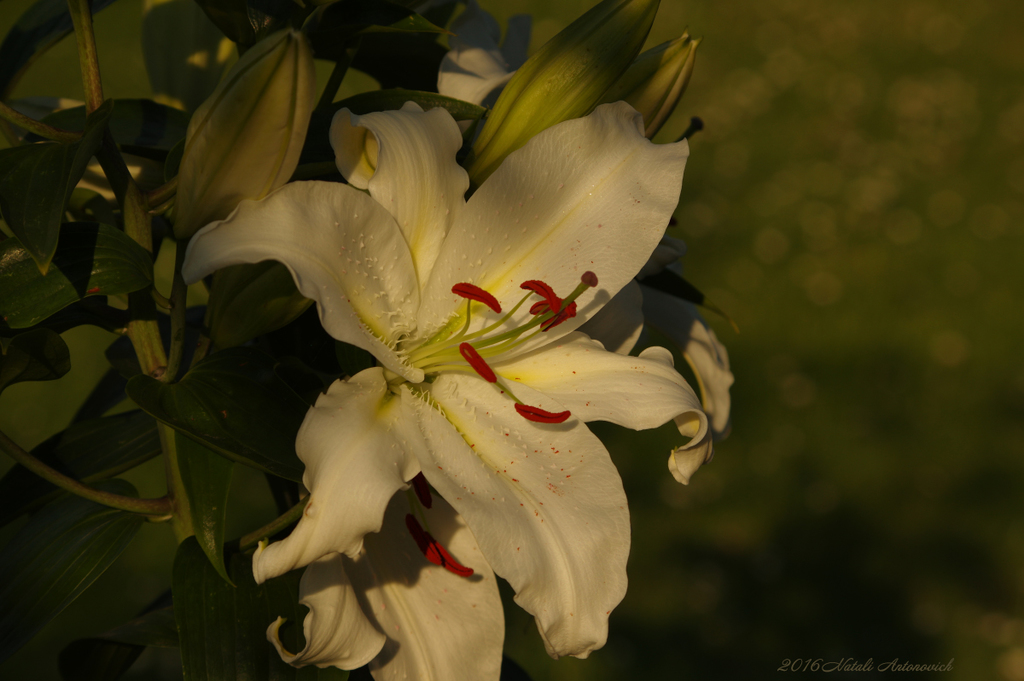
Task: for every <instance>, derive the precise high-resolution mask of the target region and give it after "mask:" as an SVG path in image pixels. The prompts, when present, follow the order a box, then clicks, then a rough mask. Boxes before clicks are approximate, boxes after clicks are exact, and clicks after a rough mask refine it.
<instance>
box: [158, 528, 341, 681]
mask: <svg viewBox="0 0 1024 681" xmlns="http://www.w3.org/2000/svg"><path fill="white" fill-rule="evenodd" d="M230 574H231V578H232V580H233V581H234V583H235V584H236V587H231V586H230V585H228V584H227V583H225V582H224V580H223V579H221V578H220V576H219V575H218V574H217V571H216V570H215V569H214V568H213V566H212V565H210V562H209V561H208V560H207V558H206V555H205V554H204V553H203V550H202V549H201V548H200V547H199V544H198V542H196V540H195V538H193V537H189V538H188V539H186V540H185V541H184V542H182V544H181V545H180V546H179V547H178V554H177V555H176V556H175V559H174V575H173V584H174V614H175V617H176V618H177V622H178V632H179V635H180V643H181V661H182V666H183V667H184V672H185V674H184V675H185V681H223V680H224V679H247V680H248V681H292V680H296V681H299V680H301V681H344V680H345V679H347V678H348V672H345V671H341V670H340V669H336V668H334V667H327V668H325V669H317V668H316V667H303V668H301V669H296V668H294V667H290V666H288V665H287V664H285V663H284V662H282V661H281V658H280V657H279V656H278V654H277V651H275V650H274V648H273V646H271V645H270V643H268V642H267V633H266V632H267V627H268V626H269V625H270V623H271V622H273V621H274V620H275V619H276V618H277V617H278V616H283V617H286V618H287V619H288V620H289V622H291V623H292V625H291V626H287V625H286V626H285V627H284V628H282V631H281V637H282V640H283V641H284V643H285V645H286V646H287V647H288V649H289V650H301V649H302V647H303V643H302V642H301V641H300V635H301V628H302V619H303V617H305V610H306V609H305V608H304V607H303V606H300V605H299V578H300V573H299V572H298V571H294V572H291V573H289V574H287V575H283V576H281V577H278V578H276V579H272V580H269V581H268V582H266V583H264V584H262V585H260V586H256V583H255V582H254V581H253V578H252V559H251V557H250V556H249V555H246V554H235V555H234V556H232V558H231V570H230Z"/></svg>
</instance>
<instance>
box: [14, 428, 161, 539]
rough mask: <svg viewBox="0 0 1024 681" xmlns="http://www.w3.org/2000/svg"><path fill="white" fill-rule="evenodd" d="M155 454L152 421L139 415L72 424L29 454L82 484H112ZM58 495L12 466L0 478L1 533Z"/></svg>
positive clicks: (157, 440)
mask: <svg viewBox="0 0 1024 681" xmlns="http://www.w3.org/2000/svg"><path fill="white" fill-rule="evenodd" d="M159 453H160V438H159V436H158V435H157V431H156V421H154V420H153V417H152V416H150V415H149V414H146V413H145V412H142V411H130V412H125V413H123V414H116V415H114V416H105V417H103V418H98V419H93V420H89V421H82V422H81V423H76V424H74V425H72V426H71V427H70V428H68V429H67V430H65V431H63V432H61V433H58V434H57V435H54V436H53V437H51V438H50V439H48V440H46V441H45V442H43V443H42V444H40V445H39V446H37V447H36V448H35V449H33V450H32V456H34V457H36V458H37V459H39V460H40V461H42V462H43V463H46V464H47V465H49V466H51V467H53V468H56V469H57V470H58V471H60V472H61V473H64V474H65V475H67V476H69V477H71V478H74V479H75V480H81V481H82V482H85V483H93V482H96V481H97V480H105V479H107V478H112V477H114V476H115V475H119V474H121V473H123V472H124V471H127V470H130V469H132V468H135V467H136V466H138V465H139V464H141V463H144V462H146V461H149V460H150V459H152V458H153V457H155V456H157V455H158V454H159ZM60 494H62V491H61V490H60V489H59V488H57V487H56V486H54V485H51V484H50V483H48V482H46V481H45V480H43V479H42V478H40V477H39V476H37V475H36V474H34V473H32V472H31V471H29V470H28V469H26V468H24V467H23V466H20V465H16V466H14V467H13V468H11V469H10V470H9V471H7V473H6V474H5V475H4V476H3V478H0V527H3V526H4V525H6V524H7V523H9V522H11V521H12V520H14V519H15V518H18V517H20V516H21V515H22V514H24V513H28V512H31V511H33V510H35V509H36V508H39V507H40V506H42V505H43V504H44V503H47V502H49V501H52V500H53V499H55V498H56V497H57V496H58V495H60Z"/></svg>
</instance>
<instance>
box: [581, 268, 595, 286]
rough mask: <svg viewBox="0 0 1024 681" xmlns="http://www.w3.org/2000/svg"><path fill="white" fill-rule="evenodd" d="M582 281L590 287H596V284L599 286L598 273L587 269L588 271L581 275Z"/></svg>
mask: <svg viewBox="0 0 1024 681" xmlns="http://www.w3.org/2000/svg"><path fill="white" fill-rule="evenodd" d="M580 281H582V282H583V283H584V284H586V285H587V286H589V287H590V288H594V287H595V286H597V275H596V274H594V273H593V272H591V271H590V270H587V271H586V272H584V273H583V276H582V277H580Z"/></svg>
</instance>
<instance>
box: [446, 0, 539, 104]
mask: <svg viewBox="0 0 1024 681" xmlns="http://www.w3.org/2000/svg"><path fill="white" fill-rule="evenodd" d="M530 25H531V19H530V16H529V15H527V14H516V15H515V16H512V17H509V20H508V27H507V29H506V31H505V41H504V42H503V43H500V44H499V41H500V40H501V28H500V27H499V26H498V22H497V21H495V19H494V17H493V16H491V14H490V13H489V12H487V11H486V10H483V9H481V8H480V5H479V4H477V2H476V0H469V2H467V3H466V9H465V10H464V11H463V12H462V14H460V15H459V16H458V17H457V18H456V19H455V21H453V22H452V25H451V31H452V33H454V34H455V35H454V36H452V37H451V38H450V39H449V44H450V46H451V49H450V50H449V51H448V54H446V55H445V56H444V59H442V60H441V68H440V69H439V71H438V74H437V91H438V92H440V93H441V94H442V95H445V96H448V97H454V98H455V99H461V100H462V101H464V102H472V103H473V104H479V105H481V106H487V107H490V106H493V105H494V102H495V100H496V99H498V95H500V94H501V90H502V88H504V87H505V84H506V83H507V82H508V81H509V79H510V78H512V76H513V75H514V74H515V72H516V69H518V68H519V67H520V66H522V65H523V63H524V62H525V61H526V50H527V48H528V47H529V46H530Z"/></svg>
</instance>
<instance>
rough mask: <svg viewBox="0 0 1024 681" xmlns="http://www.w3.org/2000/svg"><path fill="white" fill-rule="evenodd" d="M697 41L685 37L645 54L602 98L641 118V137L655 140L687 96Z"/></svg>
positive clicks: (698, 42) (663, 44)
mask: <svg viewBox="0 0 1024 681" xmlns="http://www.w3.org/2000/svg"><path fill="white" fill-rule="evenodd" d="M699 44H700V40H699V39H698V40H692V39H691V38H690V36H689V35H687V34H686V33H684V34H683V35H682V36H681V37H679V38H676V39H675V40H670V41H669V42H667V43H662V44H661V45H658V46H657V47H654V48H651V49H650V50H647V51H646V52H644V53H643V54H641V55H640V56H639V57H637V58H636V61H634V62H633V64H632V65H631V66H630V67H629V70H627V71H626V73H624V74H623V75H622V77H621V78H619V79H618V80H617V81H616V82H615V84H614V85H612V86H611V88H610V89H609V90H608V92H607V93H606V94H605V96H604V97H603V101H605V102H617V101H619V100H622V101H624V102H626V103H627V104H629V105H630V106H632V107H633V108H634V109H636V110H637V111H639V112H640V113H641V114H643V117H644V135H646V137H647V138H648V139H650V138H652V137H654V135H655V133H657V132H658V130H660V129H661V126H662V125H664V123H665V121H666V120H668V117H669V116H670V115H671V114H672V112H673V111H674V110H675V108H676V104H678V103H679V100H680V99H681V98H682V96H683V93H684V92H686V86H687V85H688V84H689V82H690V76H691V75H692V74H693V60H694V57H695V56H696V54H697V45H699Z"/></svg>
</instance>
